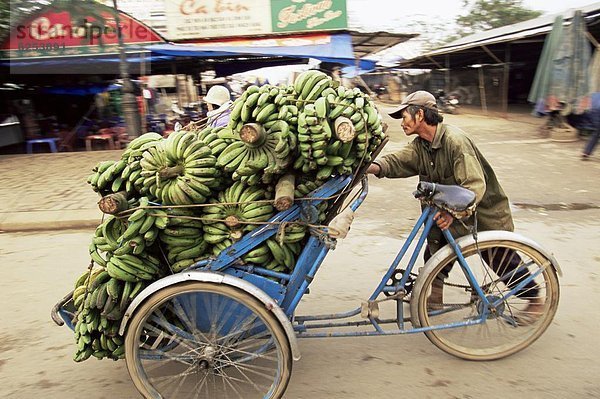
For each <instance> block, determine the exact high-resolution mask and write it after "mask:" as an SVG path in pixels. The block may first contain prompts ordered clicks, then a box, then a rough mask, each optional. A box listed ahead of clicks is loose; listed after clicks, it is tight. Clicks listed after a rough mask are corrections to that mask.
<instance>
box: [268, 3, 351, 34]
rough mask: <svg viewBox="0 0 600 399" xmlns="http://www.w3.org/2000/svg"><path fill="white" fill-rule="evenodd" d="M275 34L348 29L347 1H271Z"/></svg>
mask: <svg viewBox="0 0 600 399" xmlns="http://www.w3.org/2000/svg"><path fill="white" fill-rule="evenodd" d="M271 17H272V28H273V32H306V31H315V30H333V29H345V28H347V27H348V17H347V14H346V0H321V1H308V0H307V1H302V0H296V1H294V0H271Z"/></svg>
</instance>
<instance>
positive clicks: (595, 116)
mask: <svg viewBox="0 0 600 399" xmlns="http://www.w3.org/2000/svg"><path fill="white" fill-rule="evenodd" d="M590 99H591V108H590V109H589V110H588V111H586V112H584V113H583V114H580V115H575V114H569V115H567V122H568V123H569V125H571V126H573V127H574V128H576V129H578V130H590V131H591V132H592V133H591V135H590V137H589V139H588V141H587V143H586V144H585V147H584V148H583V152H582V153H581V159H582V160H584V161H585V160H587V159H589V157H590V155H592V153H593V152H594V149H595V148H596V145H598V140H599V139H600V92H598V93H592V95H591V96H590Z"/></svg>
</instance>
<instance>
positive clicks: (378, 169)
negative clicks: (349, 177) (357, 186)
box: [367, 163, 381, 176]
mask: <svg viewBox="0 0 600 399" xmlns="http://www.w3.org/2000/svg"><path fill="white" fill-rule="evenodd" d="M367 173H370V174H372V175H375V176H379V173H381V167H380V166H379V165H377V164H376V163H372V164H371V165H369V167H368V168H367Z"/></svg>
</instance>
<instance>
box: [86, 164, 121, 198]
mask: <svg viewBox="0 0 600 399" xmlns="http://www.w3.org/2000/svg"><path fill="white" fill-rule="evenodd" d="M126 166H127V162H126V161H125V160H123V159H120V160H118V161H102V162H99V163H98V164H97V165H96V166H95V167H94V168H93V169H92V172H93V173H92V174H91V175H90V176H89V177H88V179H87V182H88V183H89V184H90V185H91V186H92V189H93V190H94V191H95V192H97V193H98V194H100V195H102V196H104V195H107V194H110V193H116V192H119V191H121V190H122V189H125V184H126V183H125V180H123V178H122V177H121V173H122V172H123V170H124V169H125V167H126Z"/></svg>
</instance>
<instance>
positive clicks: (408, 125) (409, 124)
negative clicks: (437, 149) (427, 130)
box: [402, 109, 423, 136]
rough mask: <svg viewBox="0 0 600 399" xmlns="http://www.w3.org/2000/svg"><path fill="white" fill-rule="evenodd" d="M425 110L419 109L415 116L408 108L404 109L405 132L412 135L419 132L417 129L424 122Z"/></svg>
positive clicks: (403, 125) (403, 124)
mask: <svg viewBox="0 0 600 399" xmlns="http://www.w3.org/2000/svg"><path fill="white" fill-rule="evenodd" d="M422 114H423V111H421V110H419V111H418V112H417V113H416V114H415V116H414V117H413V116H412V115H411V114H410V112H408V110H407V109H405V110H404V111H402V129H403V130H404V134H406V135H407V136H410V135H412V134H417V129H418V128H419V126H420V125H421V123H423V115H422Z"/></svg>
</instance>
